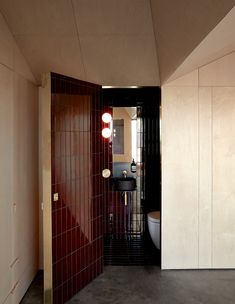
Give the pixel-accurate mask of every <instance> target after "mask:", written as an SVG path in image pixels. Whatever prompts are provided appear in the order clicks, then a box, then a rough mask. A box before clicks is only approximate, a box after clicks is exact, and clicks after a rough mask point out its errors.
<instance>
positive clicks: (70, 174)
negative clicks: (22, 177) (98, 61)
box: [51, 73, 105, 304]
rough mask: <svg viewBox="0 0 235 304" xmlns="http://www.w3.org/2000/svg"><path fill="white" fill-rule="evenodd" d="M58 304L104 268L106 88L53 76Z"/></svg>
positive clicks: (55, 297)
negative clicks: (103, 92) (103, 99)
mask: <svg viewBox="0 0 235 304" xmlns="http://www.w3.org/2000/svg"><path fill="white" fill-rule="evenodd" d="M51 83H52V87H51V92H52V96H51V124H52V125H51V129H52V132H51V138H52V251H53V253H52V256H53V257H52V264H53V303H55V304H61V303H65V302H66V301H67V300H68V299H70V298H71V297H72V296H73V295H74V294H76V293H77V292H78V291H79V290H80V289H81V288H83V287H84V286H85V285H86V284H87V283H89V282H90V281H91V280H92V279H94V278H95V277H96V276H98V275H99V274H100V273H101V272H102V270H103V205H104V204H103V201H104V186H105V185H104V179H103V178H102V174H101V171H102V169H103V168H104V159H105V158H104V153H105V151H104V150H105V147H104V142H103V140H102V138H101V128H102V123H101V115H102V111H103V105H102V102H101V98H100V93H101V87H100V86H98V85H94V84H90V83H87V82H83V81H79V80H75V79H72V78H68V77H65V76H61V75H58V74H54V73H53V74H51Z"/></svg>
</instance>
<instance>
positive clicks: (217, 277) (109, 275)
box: [22, 266, 235, 304]
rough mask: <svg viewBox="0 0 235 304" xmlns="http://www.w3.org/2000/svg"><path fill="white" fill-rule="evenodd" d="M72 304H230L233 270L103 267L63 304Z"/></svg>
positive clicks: (234, 291)
mask: <svg viewBox="0 0 235 304" xmlns="http://www.w3.org/2000/svg"><path fill="white" fill-rule="evenodd" d="M31 288H32V289H33V285H32V287H31ZM29 292H30V289H29V291H28V293H29ZM34 295H35V293H34ZM30 300H31V301H30ZM22 303H23V304H28V303H41V302H36V298H32V292H31V297H30V299H28V301H27V294H26V296H25V297H24V301H23V302H22ZM75 303H78V304H132V303H133V304H156V303H157V304H202V303H203V304H234V303H235V270H187V271H183V270H179V271H160V269H159V268H158V267H156V266H148V267H144V266H107V267H105V269H104V273H103V274H101V275H100V276H99V277H98V278H97V279H95V280H94V281H93V282H91V283H90V284H89V285H87V286H86V287H85V288H84V289H83V290H81V291H80V292H79V293H78V294H77V295H75V296H74V297H73V298H72V299H71V300H70V301H68V302H67V304H75Z"/></svg>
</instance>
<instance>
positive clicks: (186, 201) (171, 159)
mask: <svg viewBox="0 0 235 304" xmlns="http://www.w3.org/2000/svg"><path fill="white" fill-rule="evenodd" d="M234 181H235V52H234V53H231V54H229V55H227V56H225V57H223V58H221V59H219V60H216V61H214V62H212V63H210V64H208V65H205V66H203V67H201V68H199V69H197V70H195V71H193V72H192V73H189V74H188V75H186V76H184V77H181V78H179V79H177V80H174V81H172V82H171V83H168V84H166V85H164V86H163V89H162V268H163V269H177V268H178V269H183V268H185V269H187V268H189V269H190V268H193V269H195V268H235V246H234V244H235V190H234V189H235V187H234Z"/></svg>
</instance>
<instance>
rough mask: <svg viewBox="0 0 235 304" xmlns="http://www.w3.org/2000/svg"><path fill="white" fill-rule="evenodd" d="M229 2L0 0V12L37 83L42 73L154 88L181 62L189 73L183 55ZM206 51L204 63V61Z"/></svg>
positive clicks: (225, 10) (219, 17)
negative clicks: (54, 73)
mask: <svg viewBox="0 0 235 304" xmlns="http://www.w3.org/2000/svg"><path fill="white" fill-rule="evenodd" d="M234 4H235V0H226V1H221V0H191V1H189V0H177V1H175V0H132V1H130V0H21V1H19V0H0V11H1V13H2V14H3V16H4V18H5V20H6V22H7V23H8V25H9V28H10V30H11V32H12V34H13V35H14V37H15V39H16V42H17V44H18V46H19V48H20V50H21V51H22V53H23V55H24V57H25V58H26V60H27V62H28V63H29V65H30V67H31V70H32V72H33V74H34V76H35V77H36V79H37V80H38V82H40V79H41V74H42V73H44V72H48V71H54V72H57V73H61V74H64V75H68V76H71V77H75V78H79V79H83V80H87V81H91V82H95V83H99V84H102V85H112V86H131V85H137V86H153V85H155V86H156V85H160V84H161V83H163V82H164V81H166V80H167V79H168V78H169V77H170V76H172V75H173V74H174V72H175V71H176V70H178V69H179V68H180V66H181V64H182V63H183V64H184V65H185V64H186V65H187V69H185V71H186V70H187V71H188V70H190V62H189V63H188V64H187V59H188V58H189V59H190V57H189V55H190V54H193V53H192V52H193V50H194V49H195V48H196V47H197V46H198V45H199V44H200V43H201V41H202V40H203V39H204V38H205V37H206V36H207V35H208V34H209V33H210V32H211V30H213V29H214V28H215V27H216V25H217V24H218V23H219V22H220V21H221V20H222V19H223V17H224V16H225V15H226V14H227V13H228V12H229V11H230V10H231V9H232V7H233V6H234ZM232 18H233V21H232V22H233V25H234V27H233V28H235V18H234V16H233V17H232ZM230 26H231V22H230ZM220 35H223V31H222V32H221V31H220ZM207 49H208V51H207V52H208V54H209V53H210V51H209V47H208V48H207ZM208 54H207V55H206V56H204V58H203V60H204V61H205V58H207V59H206V60H210V59H208V58H209V57H210V56H208ZM220 54H221V52H220ZM213 56H215V55H213ZM199 57H200V56H197V58H198V59H197V62H196V65H198V64H199V65H200V63H201V61H200V58H199ZM201 57H203V56H201ZM193 63H194V66H195V60H194V61H193ZM183 71H184V69H183ZM179 74H182V71H180V73H179Z"/></svg>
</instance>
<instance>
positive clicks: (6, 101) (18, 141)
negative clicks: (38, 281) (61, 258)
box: [0, 15, 38, 304]
mask: <svg viewBox="0 0 235 304" xmlns="http://www.w3.org/2000/svg"><path fill="white" fill-rule="evenodd" d="M0 39H1V43H0V151H1V153H0V243H1V250H0V303H14V304H15V303H19V302H20V300H21V298H22V296H23V295H24V293H25V292H26V290H27V288H28V287H29V284H30V283H31V281H32V279H33V277H34V275H35V273H36V271H37V269H38V89H37V87H36V86H35V84H34V78H33V76H32V74H31V72H30V70H29V68H28V66H27V64H26V62H25V60H24V58H23V56H22V55H21V53H20V51H19V49H18V47H17V45H16V43H15V41H14V38H13V37H12V35H11V33H10V31H9V29H8V27H7V25H6V23H5V21H4V19H3V17H2V16H1V15H0Z"/></svg>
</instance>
